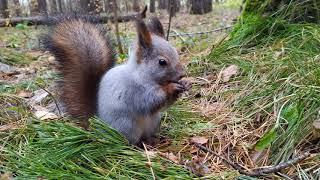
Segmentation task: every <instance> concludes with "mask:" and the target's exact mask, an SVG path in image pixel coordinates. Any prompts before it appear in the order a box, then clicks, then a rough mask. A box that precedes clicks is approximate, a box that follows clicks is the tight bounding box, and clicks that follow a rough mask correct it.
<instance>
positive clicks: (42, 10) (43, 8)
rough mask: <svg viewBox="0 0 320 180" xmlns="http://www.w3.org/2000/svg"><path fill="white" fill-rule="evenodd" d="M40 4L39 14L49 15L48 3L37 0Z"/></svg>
mask: <svg viewBox="0 0 320 180" xmlns="http://www.w3.org/2000/svg"><path fill="white" fill-rule="evenodd" d="M37 2H38V11H39V13H41V14H42V13H43V14H47V12H48V11H47V1H46V0H37Z"/></svg>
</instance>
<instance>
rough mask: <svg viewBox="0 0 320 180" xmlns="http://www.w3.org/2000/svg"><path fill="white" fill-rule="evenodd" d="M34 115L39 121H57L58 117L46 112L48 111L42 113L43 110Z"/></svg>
mask: <svg viewBox="0 0 320 180" xmlns="http://www.w3.org/2000/svg"><path fill="white" fill-rule="evenodd" d="M34 115H35V116H36V117H37V118H39V119H41V120H46V119H57V118H58V116H57V115H55V114H53V113H51V112H48V111H43V110H40V111H36V112H35V113H34Z"/></svg>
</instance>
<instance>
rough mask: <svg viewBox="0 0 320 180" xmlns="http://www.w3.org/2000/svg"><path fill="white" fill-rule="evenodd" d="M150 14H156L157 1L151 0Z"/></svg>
mask: <svg viewBox="0 0 320 180" xmlns="http://www.w3.org/2000/svg"><path fill="white" fill-rule="evenodd" d="M149 6H150V12H151V13H154V12H156V1H155V0H150V5H149Z"/></svg>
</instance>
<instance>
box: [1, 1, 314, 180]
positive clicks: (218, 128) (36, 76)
mask: <svg viewBox="0 0 320 180" xmlns="http://www.w3.org/2000/svg"><path fill="white" fill-rule="evenodd" d="M164 14H165V13H160V14H159V17H160V18H161V21H162V22H163V24H164V26H165V29H166V27H167V25H168V24H167V22H168V17H167V15H164ZM238 15H239V9H238V8H236V7H226V6H221V7H216V8H214V10H213V12H212V13H210V14H206V15H201V16H199V15H189V14H186V13H179V14H177V16H176V17H174V18H173V20H172V29H171V35H173V36H172V37H170V42H172V43H173V44H174V45H175V46H176V47H177V49H178V51H179V54H180V57H181V61H182V62H183V63H184V64H185V66H186V67H187V70H188V77H187V78H188V79H189V80H190V81H192V83H193V88H192V90H191V91H190V92H188V93H186V94H184V95H183V97H182V98H181V100H179V101H178V102H177V103H176V104H175V105H174V106H173V107H171V108H170V109H169V110H168V111H167V112H165V113H164V116H163V124H162V127H161V132H160V134H161V137H162V138H161V141H160V142H159V143H158V144H157V145H156V146H154V147H151V146H147V147H146V148H147V149H148V151H149V153H150V152H152V153H156V154H159V155H160V156H162V157H163V158H166V159H168V160H169V161H171V162H173V163H176V164H180V165H184V166H185V167H188V169H189V170H191V171H192V172H193V173H194V174H197V175H199V176H207V177H211V178H214V177H216V178H221V179H234V178H236V177H238V176H239V173H238V172H237V171H236V170H234V169H232V168H230V167H229V166H228V165H226V164H224V162H222V161H221V159H219V158H217V157H215V156H213V155H212V154H210V153H208V152H203V151H201V150H199V149H198V148H197V147H195V146H194V145H193V143H199V144H202V145H204V146H207V147H209V148H210V149H212V150H213V151H214V152H216V153H217V154H221V155H223V156H226V157H228V158H229V159H231V160H232V161H234V162H237V163H239V164H241V165H242V166H244V167H245V168H246V169H252V168H257V167H261V166H267V165H270V164H277V163H280V162H285V161H286V160H288V159H290V158H291V156H288V157H287V159H286V158H282V159H277V157H271V154H270V152H271V151H272V150H271V149H270V147H269V145H270V144H268V142H266V144H263V143H264V142H262V141H261V138H262V137H264V135H265V134H266V133H268V131H269V130H270V129H271V128H270V127H272V126H273V125H274V123H275V119H276V117H277V116H276V113H277V112H279V111H278V110H279V109H275V110H274V112H272V113H273V114H271V115H270V113H269V112H270V111H269V109H268V108H269V107H268V108H267V106H268V104H270V103H272V101H273V100H272V99H271V102H270V99H269V98H267V97H269V95H270V94H265V95H263V94H262V95H259V97H253V98H254V99H256V101H257V104H255V105H260V101H265V102H263V103H262V104H261V107H260V109H258V110H257V109H256V108H252V109H250V107H251V106H252V107H253V106H255V105H252V104H251V105H248V104H244V106H243V108H247V110H248V112H250V113H249V114H251V116H249V115H247V114H245V113H244V112H245V111H243V110H242V109H241V110H240V109H237V105H239V104H236V103H235V102H236V101H239V102H240V100H239V99H240V97H243V96H245V95H246V94H248V95H250V93H251V91H254V90H256V89H257V88H263V87H259V82H258V81H257V82H256V83H258V84H251V83H249V81H248V77H247V76H246V75H244V73H243V71H245V70H246V69H244V68H250V66H251V65H252V64H249V63H248V64H246V61H245V59H250V61H259V59H260V58H261V57H265V56H269V54H265V51H264V50H262V51H256V52H253V51H252V50H250V49H249V50H248V51H249V52H248V53H243V54H238V53H237V54H231V55H230V54H229V55H228V56H227V57H226V56H224V57H223V58H225V59H223V58H222V59H221V61H223V60H226V61H227V62H226V63H223V62H220V61H219V60H216V61H212V58H211V56H210V53H211V52H212V50H214V49H215V47H216V46H217V45H219V44H220V43H221V41H222V40H224V39H225V38H226V37H227V35H228V33H229V29H223V30H221V31H217V32H213V33H207V34H200V35H190V36H186V35H183V34H184V33H190V32H205V31H210V30H214V29H219V28H224V27H228V26H231V25H233V24H234V22H235V20H236V19H237V17H238ZM111 26H112V25H111ZM45 31H46V29H45V28H44V27H41V26H38V27H27V26H24V25H22V24H21V25H18V26H17V27H11V28H0V63H1V64H0V77H1V78H0V93H1V95H0V105H1V109H0V114H1V115H0V138H1V139H2V140H3V142H5V143H3V144H10V143H11V141H12V140H9V139H11V138H7V137H9V136H10V135H11V133H10V132H12V131H14V130H18V131H19V132H20V133H21V134H23V133H25V131H23V129H24V126H26V125H28V124H29V123H30V120H31V119H34V118H36V119H39V120H41V121H55V120H56V121H60V120H61V119H62V117H63V116H64V114H63V112H61V111H63V110H62V108H61V107H60V108H57V105H59V102H56V100H57V98H56V91H57V89H56V88H55V82H56V81H57V80H59V79H60V77H59V75H58V74H57V72H56V70H55V68H54V67H55V62H54V57H52V56H51V55H50V54H48V53H47V52H44V51H41V50H39V48H40V45H39V41H38V37H39V35H40V34H41V33H43V32H45ZM120 31H121V37H122V40H123V43H124V46H125V47H126V48H125V51H126V52H127V47H128V45H129V44H130V43H131V42H132V40H133V38H134V37H135V28H134V26H133V23H121V24H120ZM283 53H284V52H281V51H278V50H277V51H273V52H272V54H273V55H272V56H277V57H280V56H284V54H283ZM126 57H127V55H126V53H125V54H122V55H120V56H119V57H118V58H119V62H121V61H125V60H126ZM226 58H230V59H226ZM318 58H319V57H318ZM232 60H234V62H235V63H233V61H232ZM240 60H243V61H241V62H240ZM214 62H219V63H214ZM239 63H240V65H239ZM242 65H243V66H242ZM260 65H261V66H264V65H263V64H260ZM265 65H266V66H267V65H268V64H267V63H266V64H265ZM263 68H264V67H260V69H259V70H260V71H264V69H263ZM251 73H252V74H251V76H250V77H249V79H250V78H255V76H256V75H257V74H258V73H259V72H258V73H257V74H255V72H251ZM243 84H245V85H243ZM262 84H263V83H262ZM317 90H318V89H317ZM266 93H268V92H266ZM271 93H273V92H271ZM250 98H251V97H250ZM274 101H276V99H274ZM241 102H242V101H241ZM235 104H236V105H235ZM277 106H281V105H279V104H277ZM278 108H280V109H281V107H278ZM287 111H290V109H289V110H288V109H287ZM265 112H267V113H269V115H270V116H266V115H265V114H264V113H265ZM294 113H295V112H293V114H294ZM252 115H254V116H252ZM266 117H267V118H266ZM268 118H269V119H268ZM63 121H65V120H63ZM315 122H316V121H315ZM314 124H315V126H317V127H318V128H319V124H316V123H314ZM318 132H319V131H314V130H310V132H309V133H318ZM270 136H274V134H271V135H270ZM310 136H311V135H310ZM318 136H319V135H318ZM19 137H20V138H23V135H22V136H19ZM313 137H314V136H313ZM268 138H269V139H270V138H271V137H267V138H265V139H268ZM265 139H264V141H267V140H265ZM17 141H18V140H17V139H15V140H14V143H17ZM288 141H289V140H288ZM311 141H315V142H317V139H308V140H306V143H305V144H301V146H299V147H301V149H294V150H292V149H290V148H291V147H284V148H288V149H290V150H292V151H295V153H294V154H296V155H297V154H299V153H300V152H303V151H304V150H305V149H312V150H315V149H317V148H315V147H317V146H319V144H318V145H317V144H316V143H315V142H311ZM257 144H258V147H257ZM261 146H262V147H261ZM0 149H5V145H0ZM288 151H289V150H288ZM318 151H319V149H317V152H318ZM0 152H1V151H0ZM285 153H288V152H282V154H285ZM281 157H282V156H281ZM1 160H3V161H4V162H1ZM319 164H320V158H319V156H318V157H316V158H315V157H313V158H309V160H306V161H303V162H302V163H300V164H298V165H297V166H292V167H290V168H287V169H286V171H284V172H283V174H282V173H278V174H276V175H273V176H270V177H284V176H285V175H284V174H287V176H293V177H300V178H301V177H302V176H303V177H309V175H308V174H309V173H311V174H312V173H313V174H317V173H318V174H319V173H320V167H319ZM5 165H6V164H5V157H2V156H1V154H0V172H1V173H4V172H5V171H4V170H1V168H3V167H5ZM305 167H307V168H305ZM297 172H298V173H297ZM304 173H305V174H304ZM301 174H302V175H301ZM5 176H10V172H6V173H5V174H3V175H2V177H5ZM0 179H1V177H0Z"/></svg>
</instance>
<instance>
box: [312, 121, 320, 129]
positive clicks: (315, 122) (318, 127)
mask: <svg viewBox="0 0 320 180" xmlns="http://www.w3.org/2000/svg"><path fill="white" fill-rule="evenodd" d="M312 125H313V127H315V128H316V129H320V120H316V121H313V123H312Z"/></svg>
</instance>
